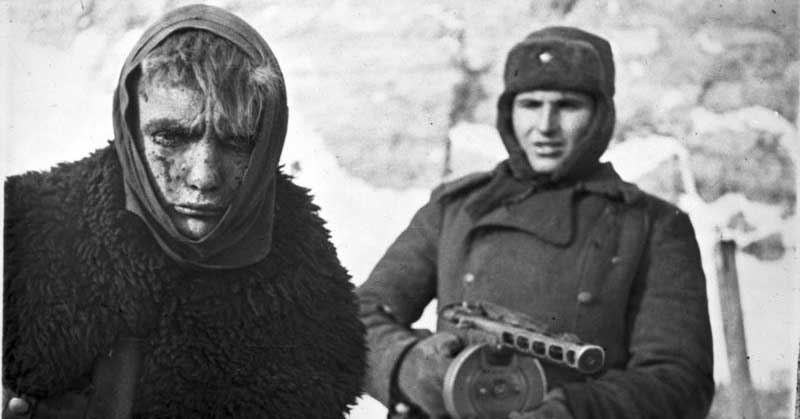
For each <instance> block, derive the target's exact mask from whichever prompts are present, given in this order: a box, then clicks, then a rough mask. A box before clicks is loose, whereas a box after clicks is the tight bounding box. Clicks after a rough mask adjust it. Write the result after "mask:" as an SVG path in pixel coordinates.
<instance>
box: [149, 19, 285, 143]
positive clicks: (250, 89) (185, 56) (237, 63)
mask: <svg viewBox="0 0 800 419" xmlns="http://www.w3.org/2000/svg"><path fill="white" fill-rule="evenodd" d="M280 83H281V78H280V76H279V75H278V74H277V72H276V71H275V70H274V69H273V68H272V67H271V66H269V65H268V64H266V65H260V66H256V65H255V64H254V63H253V62H252V60H251V59H250V57H248V56H247V55H246V54H245V53H244V52H243V51H242V50H241V49H240V48H239V47H237V46H236V45H234V44H233V43H232V42H230V41H229V40H227V39H225V38H223V37H221V36H218V35H215V34H213V33H211V32H208V31H205V30H200V29H187V30H183V31H178V32H176V33H174V34H171V35H170V36H168V37H167V38H166V39H164V40H163V41H162V42H161V44H159V45H158V46H157V47H156V48H155V49H154V50H153V51H151V52H150V53H149V54H148V55H147V57H146V58H145V59H144V61H143V62H142V78H141V80H140V82H139V89H140V91H141V89H144V88H146V87H147V86H148V85H156V86H162V85H166V86H170V87H172V86H188V87H190V88H194V89H198V90H200V91H201V92H203V93H204V94H205V95H206V96H207V97H210V98H211V100H212V101H213V102H214V103H215V105H216V109H215V110H216V112H215V120H214V128H215V130H216V131H217V132H218V133H224V134H226V135H233V136H237V137H253V136H254V135H255V134H256V131H257V130H258V124H259V122H260V116H261V113H262V111H263V109H264V107H265V106H266V104H267V102H268V99H269V98H270V96H271V95H274V94H278V89H279V88H280Z"/></svg>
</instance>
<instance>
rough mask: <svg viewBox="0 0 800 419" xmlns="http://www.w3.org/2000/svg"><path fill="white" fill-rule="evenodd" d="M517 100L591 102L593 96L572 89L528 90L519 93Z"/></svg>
mask: <svg viewBox="0 0 800 419" xmlns="http://www.w3.org/2000/svg"><path fill="white" fill-rule="evenodd" d="M514 99H515V100H528V99H532V100H540V101H556V100H564V99H568V100H579V101H587V102H591V101H592V97H591V96H589V95H587V94H586V93H581V92H575V91H571V90H538V89H537V90H528V91H525V92H520V93H517V96H516V97H515V98H514Z"/></svg>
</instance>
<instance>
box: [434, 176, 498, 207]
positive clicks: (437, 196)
mask: <svg viewBox="0 0 800 419" xmlns="http://www.w3.org/2000/svg"><path fill="white" fill-rule="evenodd" d="M493 174H494V171H484V172H474V173H470V174H468V175H466V176H462V177H460V178H457V179H454V180H451V181H448V182H444V183H442V184H441V185H439V186H438V187H436V189H434V190H433V192H432V193H431V201H441V200H442V199H445V198H452V197H456V196H461V195H464V194H466V193H469V192H471V191H473V190H475V189H477V188H479V187H481V186H483V185H485V184H487V183H488V182H489V180H491V179H492V175H493Z"/></svg>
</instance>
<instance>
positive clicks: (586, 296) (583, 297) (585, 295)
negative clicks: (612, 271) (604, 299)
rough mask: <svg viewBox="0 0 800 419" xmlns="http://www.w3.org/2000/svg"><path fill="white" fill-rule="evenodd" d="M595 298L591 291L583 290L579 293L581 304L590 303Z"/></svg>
mask: <svg viewBox="0 0 800 419" xmlns="http://www.w3.org/2000/svg"><path fill="white" fill-rule="evenodd" d="M592 300H594V296H593V295H592V293H591V292H589V291H581V292H579V293H578V302H579V303H581V304H589V303H591V302H592Z"/></svg>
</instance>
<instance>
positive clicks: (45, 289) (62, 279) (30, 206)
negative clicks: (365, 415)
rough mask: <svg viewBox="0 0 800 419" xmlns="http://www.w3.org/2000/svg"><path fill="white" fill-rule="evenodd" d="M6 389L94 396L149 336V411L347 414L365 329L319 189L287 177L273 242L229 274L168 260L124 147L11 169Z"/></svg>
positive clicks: (143, 377) (142, 400)
mask: <svg viewBox="0 0 800 419" xmlns="http://www.w3.org/2000/svg"><path fill="white" fill-rule="evenodd" d="M5 193H6V201H5V202H6V215H5V295H4V315H5V322H4V325H3V331H4V336H3V337H4V341H3V385H4V387H5V388H6V389H9V390H11V391H13V392H15V393H16V394H24V395H26V396H29V397H32V398H36V399H40V400H47V399H48V398H53V397H57V396H59V395H60V394H64V393H68V392H81V391H84V390H85V388H86V386H87V384H88V383H89V380H90V377H91V371H92V367H93V363H94V362H95V359H96V358H97V357H98V356H99V355H101V354H104V353H107V352H108V351H109V350H110V349H111V347H112V345H113V342H114V341H115V339H117V338H119V337H125V336H134V337H137V338H141V339H142V342H143V352H144V355H143V361H142V367H141V373H140V375H139V379H138V384H137V386H136V396H135V401H134V406H133V414H134V417H141V418H145V417H147V418H162V417H241V418H256V417H270V418H292V417H298V418H301V417H302V418H309V417H315V418H324V417H342V416H343V412H344V411H346V409H347V406H348V404H352V403H354V402H355V399H356V397H357V396H358V395H359V393H360V389H361V383H362V376H363V373H364V356H365V354H364V337H363V332H364V331H363V326H362V325H361V323H360V322H359V321H358V318H357V313H356V304H355V301H354V295H353V290H352V286H351V284H350V282H349V277H348V274H347V273H346V271H345V270H344V268H342V266H341V265H340V263H339V261H338V258H337V256H336V251H335V249H334V247H333V245H332V244H331V243H330V240H329V233H328V231H327V230H326V229H325V227H324V226H323V221H322V220H321V219H320V218H319V217H318V216H317V210H318V208H317V207H316V206H315V205H314V204H313V203H312V202H311V198H310V196H309V194H308V191H307V190H305V189H303V188H301V187H298V186H296V185H294V184H293V183H292V182H291V181H290V179H289V178H288V177H287V176H285V175H283V174H280V175H279V176H278V179H277V194H276V195H277V201H276V211H275V223H274V242H273V248H272V250H271V251H270V253H269V254H268V256H267V257H266V258H265V259H263V260H262V261H260V262H258V263H256V264H253V265H251V266H247V267H244V268H237V269H229V270H213V269H205V270H203V269H191V268H184V267H181V266H179V265H177V264H176V263H175V262H174V261H172V260H171V259H170V258H168V257H167V256H166V254H165V253H164V252H163V251H162V250H161V248H160V247H159V246H158V244H157V243H156V241H155V240H154V239H153V238H152V236H151V234H150V232H149V230H148V229H147V227H146V226H145V225H144V223H143V222H142V221H141V219H140V218H138V217H137V216H135V215H134V214H132V213H130V212H129V211H127V210H125V195H124V192H123V183H122V177H121V170H120V166H119V162H118V158H117V156H116V152H115V151H114V149H113V147H107V148H104V149H101V150H98V151H97V152H95V153H93V154H92V155H91V156H90V157H88V158H85V159H83V160H81V161H78V162H74V163H69V164H62V165H60V166H58V167H56V168H54V169H52V170H51V171H49V172H43V173H42V172H30V173H26V174H24V175H20V176H14V177H10V178H8V179H7V183H6V186H5Z"/></svg>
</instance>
